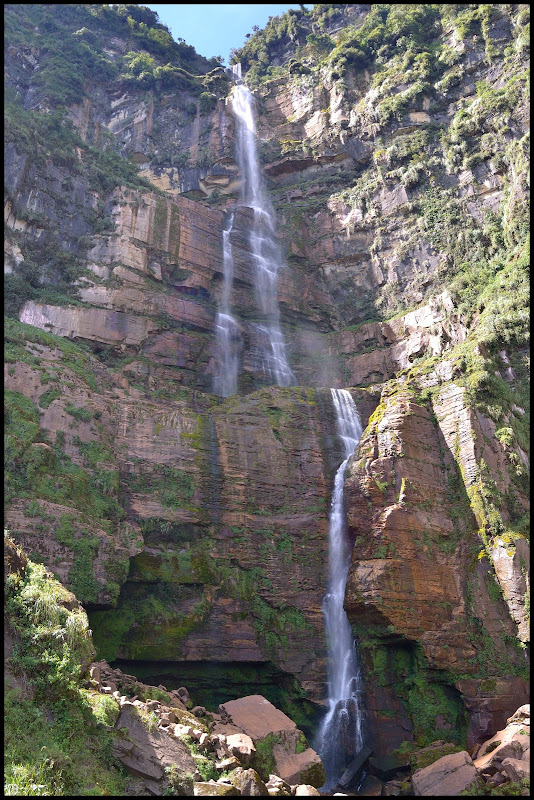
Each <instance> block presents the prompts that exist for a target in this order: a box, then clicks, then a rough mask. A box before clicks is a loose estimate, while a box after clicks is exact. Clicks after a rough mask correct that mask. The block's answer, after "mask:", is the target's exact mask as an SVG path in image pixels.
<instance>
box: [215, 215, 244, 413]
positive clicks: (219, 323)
mask: <svg viewBox="0 0 534 800" xmlns="http://www.w3.org/2000/svg"><path fill="white" fill-rule="evenodd" d="M233 224H234V212H233V211H232V213H231V214H230V216H229V218H228V224H227V226H226V228H225V230H224V231H223V289H222V294H221V299H220V301H219V308H218V311H217V317H216V319H215V341H216V358H217V364H218V373H217V375H216V376H215V380H214V382H213V391H214V392H215V394H219V395H221V397H229V396H230V395H231V394H235V393H236V392H237V370H238V357H237V346H238V344H239V341H240V338H241V337H240V333H239V328H238V325H237V323H236V321H235V319H234V318H233V316H232V313H231V308H230V301H231V296H232V287H233V284H234V256H233V252H232V245H231V243H230V232H231V230H232V227H233Z"/></svg>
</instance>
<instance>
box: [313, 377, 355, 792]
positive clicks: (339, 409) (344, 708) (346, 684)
mask: <svg viewBox="0 0 534 800" xmlns="http://www.w3.org/2000/svg"><path fill="white" fill-rule="evenodd" d="M330 391H331V392H332V399H333V403H334V407H335V411H336V426H337V432H338V435H339V438H340V439H341V442H342V445H343V457H344V461H343V463H342V464H341V466H340V467H339V469H338V471H337V472H336V477H335V481H334V492H333V495H332V504H331V508H330V529H329V566H330V576H329V582H328V592H327V594H326V595H325V598H324V600H323V616H324V620H325V630H326V636H327V641H328V711H327V713H326V716H325V718H324V719H323V721H322V724H321V727H320V729H319V732H318V734H317V742H316V749H317V751H318V753H319V755H320V756H321V759H322V761H323V764H324V766H325V769H326V783H325V785H324V787H323V789H324V790H325V791H330V790H331V789H333V788H334V786H335V785H336V783H337V782H338V780H339V778H340V777H341V775H342V773H343V771H344V770H345V769H346V767H347V766H348V764H349V763H350V761H351V760H352V759H353V758H354V757H355V756H356V755H357V754H358V752H359V751H360V750H361V748H362V746H363V737H362V726H361V707H360V696H361V676H360V668H359V663H358V653H357V651H356V645H355V642H354V640H353V637H352V631H351V627H350V624H349V621H348V619H347V615H346V613H345V610H344V608H343V599H344V596H345V585H346V583H347V575H348V571H349V563H350V547H349V542H348V540H347V530H346V522H345V510H344V505H343V486H344V483H345V468H346V466H347V463H348V461H349V458H350V457H351V455H352V454H353V453H354V451H355V449H356V446H357V444H358V442H359V440H360V436H361V434H362V426H361V423H360V418H359V416H358V411H357V409H356V406H355V405H354V401H353V399H352V397H351V395H350V393H349V392H348V391H347V390H346V389H331V390H330Z"/></svg>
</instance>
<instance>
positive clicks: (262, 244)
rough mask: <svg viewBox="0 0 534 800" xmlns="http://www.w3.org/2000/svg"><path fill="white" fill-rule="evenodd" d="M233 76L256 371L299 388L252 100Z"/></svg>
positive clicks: (280, 384)
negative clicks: (247, 218) (249, 215)
mask: <svg viewBox="0 0 534 800" xmlns="http://www.w3.org/2000/svg"><path fill="white" fill-rule="evenodd" d="M234 74H235V77H236V78H237V79H238V82H237V85H236V86H235V87H234V91H233V94H232V110H233V112H234V114H235V117H236V120H237V129H238V144H237V161H238V165H239V169H240V172H241V175H242V176H243V183H242V197H241V204H242V205H243V206H246V207H248V208H251V209H252V210H253V212H254V217H253V223H252V227H251V231H250V253H251V256H252V262H253V266H254V290H255V296H256V302H257V304H258V307H259V309H260V312H261V315H262V321H261V324H258V325H256V326H255V327H256V330H255V333H256V336H257V342H258V344H257V350H258V358H257V363H256V368H257V369H258V370H259V371H261V372H263V373H264V375H266V377H267V378H268V379H270V380H272V381H274V382H276V383H277V384H278V385H279V386H289V385H290V384H291V383H294V382H295V376H294V375H293V372H292V371H291V368H290V367H289V364H288V362H287V357H286V348H285V342H284V337H283V334H282V331H281V329H280V310H279V307H278V272H279V270H280V268H281V267H282V265H283V261H282V255H281V252H280V248H279V246H278V243H277V241H276V235H275V216H274V211H273V208H272V206H271V204H270V202H269V200H268V198H267V194H266V192H265V190H264V188H263V185H262V180H261V172H260V164H259V159H258V153H257V148H256V126H255V122H254V103H253V96H252V93H251V91H250V89H248V88H247V87H246V86H245V84H244V83H243V82H242V81H241V80H240V79H241V72H240V69H239V68H238V66H237V65H236V69H235V71H234Z"/></svg>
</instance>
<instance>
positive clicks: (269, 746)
mask: <svg viewBox="0 0 534 800" xmlns="http://www.w3.org/2000/svg"><path fill="white" fill-rule="evenodd" d="M220 710H221V713H222V714H223V715H224V716H225V717H226V718H228V720H229V721H230V722H231V723H232V724H233V725H236V726H237V727H239V728H240V729H241V730H242V731H243V732H244V733H245V734H247V735H248V736H249V737H250V738H251V739H252V741H253V742H254V745H255V747H256V751H257V750H258V747H257V745H258V744H259V743H262V744H263V746H262V748H261V751H262V753H261V757H260V754H259V753H257V754H256V756H255V757H253V758H252V764H253V765H254V767H255V768H256V769H257V770H258V772H259V773H260V775H261V776H262V778H264V779H265V780H267V779H268V775H269V774H270V771H271V769H272V766H271V765H272V759H274V762H275V766H276V773H277V775H278V776H279V777H280V778H282V779H283V780H284V781H285V782H286V783H288V784H299V783H306V784H311V785H314V786H322V785H323V784H324V782H325V780H326V773H325V771H324V767H323V764H322V761H321V759H320V758H319V756H318V755H317V753H316V752H315V750H312V748H311V747H307V748H306V749H305V750H304V751H303V752H301V753H298V752H297V744H299V745H300V746H302V744H303V743H305V744H307V742H306V738H305V736H304V734H303V733H302V731H300V730H299V729H298V728H297V726H296V724H295V723H294V722H293V720H291V719H290V718H289V717H288V716H287V715H286V714H284V713H283V712H282V711H280V710H279V709H278V708H276V707H275V706H274V705H273V704H272V703H270V702H269V701H268V700H266V698H265V697H262V696H261V695H249V696H247V697H241V698H239V699H238V700H230V701H229V702H228V703H223V704H222V705H221V706H220ZM227 738H229V737H227ZM299 749H300V748H299ZM252 755H253V756H254V754H252ZM271 757H272V758H271Z"/></svg>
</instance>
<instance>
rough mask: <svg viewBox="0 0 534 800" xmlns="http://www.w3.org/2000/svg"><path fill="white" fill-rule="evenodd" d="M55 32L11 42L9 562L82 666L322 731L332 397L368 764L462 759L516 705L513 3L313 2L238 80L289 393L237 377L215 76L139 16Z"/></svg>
mask: <svg viewBox="0 0 534 800" xmlns="http://www.w3.org/2000/svg"><path fill="white" fill-rule="evenodd" d="M65 8H66V10H64V7H60V6H54V5H50V6H37V5H35V6H10V7H8V13H7V16H6V20H7V28H6V38H7V57H6V82H7V96H6V101H7V102H6V108H7V125H6V143H7V144H6V199H5V220H6V239H5V255H6V258H5V273H6V311H7V314H8V316H7V318H6V328H5V330H6V340H7V344H6V367H5V370H6V372H5V381H6V390H7V394H6V405H5V419H6V432H7V436H8V438H7V448H6V454H7V489H6V497H7V512H6V519H7V522H6V524H7V526H8V527H9V529H10V530H11V531H12V535H13V537H14V538H15V540H16V541H17V542H20V543H22V544H23V546H24V548H25V550H26V551H27V552H28V553H29V554H30V556H31V558H33V559H34V560H40V561H42V562H43V563H44V564H45V565H46V566H47V568H48V569H50V570H51V571H52V572H53V573H54V574H55V575H56V576H57V577H58V578H59V579H60V580H61V581H62V582H63V583H64V584H65V585H66V586H67V587H69V588H70V589H72V591H74V592H75V594H76V596H77V597H78V599H79V600H80V601H81V602H82V603H83V605H84V607H85V608H86V609H87V610H88V611H89V614H90V621H91V626H92V629H93V635H94V640H95V643H96V646H97V649H98V653H99V657H101V658H106V659H108V660H112V661H113V660H115V659H119V660H123V661H126V662H128V664H129V669H130V670H132V671H134V672H135V671H136V667H137V668H138V669H139V670H140V671H141V672H143V671H144V674H145V675H152V676H157V675H161V674H169V675H174V679H175V680H176V681H177V685H180V683H181V681H180V677H179V676H180V674H183V673H184V672H185V671H187V670H191V666H192V665H193V666H194V665H195V664H196V665H197V667H198V670H197V675H198V683H197V687H196V689H197V692H198V699H199V701H202V698H203V695H202V692H203V691H204V692H205V693H206V696H209V697H210V699H212V700H213V701H216V702H217V703H218V702H222V701H224V700H234V699H236V698H237V697H238V696H240V695H241V694H243V692H242V691H240V689H239V685H241V686H242V685H243V684H246V685H250V686H251V687H252V686H253V685H254V682H255V680H256V679H258V676H261V675H263V676H264V680H265V687H264V686H263V685H262V693H263V694H265V695H266V696H267V697H268V698H269V699H271V700H272V702H276V703H278V704H279V705H281V706H282V708H283V709H284V710H286V711H288V713H290V715H291V716H293V715H294V714H296V715H297V716H294V718H295V720H296V721H297V724H298V725H299V726H301V727H302V726H304V727H305V730H306V732H308V731H309V730H311V726H312V725H313V721H314V719H315V718H316V715H317V713H318V710H320V708H321V703H324V699H325V686H324V681H325V643H324V640H323V623H322V616H321V600H322V597H323V595H324V591H325V585H326V563H327V547H328V510H329V503H330V495H331V490H332V480H333V475H334V472H335V470H336V469H337V467H338V465H339V463H340V460H341V459H340V453H339V452H338V445H337V444H336V437H335V426H334V416H333V409H332V407H331V403H330V400H329V392H328V391H327V389H325V388H324V387H330V386H332V387H347V386H348V387H350V388H351V391H352V394H353V397H354V399H355V401H356V404H357V406H358V409H359V411H360V415H361V417H362V422H363V423H364V428H365V430H364V434H363V436H362V440H361V443H360V446H359V448H358V450H357V452H356V453H355V455H354V458H353V459H352V462H351V463H350V464H349V468H348V473H347V483H346V505H347V515H348V522H349V530H350V534H351V536H352V537H353V538H354V549H353V555H352V562H351V567H350V573H349V581H348V585H347V594H346V600H345V605H346V609H347V612H348V614H349V618H350V621H351V623H352V624H353V627H354V632H355V635H356V637H357V640H358V642H359V646H360V649H361V652H362V654H363V663H364V682H365V688H366V707H367V724H368V728H369V732H370V736H371V738H372V740H373V747H374V750H375V753H376V755H377V757H382V756H389V755H390V754H391V753H392V752H393V751H394V750H395V749H397V748H398V747H399V746H400V745H401V744H402V742H403V741H406V740H414V739H415V740H416V742H417V744H418V745H420V746H424V745H427V744H430V743H431V742H432V741H434V740H435V739H439V738H447V740H448V741H455V742H457V743H458V742H462V743H463V744H464V746H465V745H467V746H468V747H469V749H471V748H472V747H473V746H474V745H475V744H476V743H477V742H481V741H482V740H483V739H484V738H487V737H489V736H491V735H493V734H494V733H495V732H496V731H497V730H498V729H499V727H501V726H502V725H504V723H505V721H506V719H507V717H508V716H509V715H510V714H511V713H512V712H513V711H515V709H516V708H517V707H518V706H520V705H521V704H522V703H524V702H525V700H526V684H525V681H524V679H525V674H526V668H527V666H526V656H525V650H524V644H525V641H526V639H527V635H528V596H529V582H528V581H529V579H528V540H527V536H528V529H527V516H526V514H527V509H528V501H527V488H528V452H529V442H528V424H529V417H528V353H527V320H528V299H527V297H528V295H527V278H526V267H527V264H528V250H527V247H526V234H527V216H526V215H527V198H528V184H527V169H528V144H527V143H528V105H527V100H526V97H527V91H526V90H527V85H528V77H527V72H526V69H527V60H528V36H527V34H526V29H527V25H528V6H526V5H521V4H519V5H516V4H512V5H475V6H469V7H467V6H448V5H431V6H425V5H417V4H416V5H414V6H403V5H400V4H399V5H396V4H393V5H391V6H387V7H386V6H370V5H356V4H320V5H316V6H315V7H314V9H313V11H310V12H306V11H290V12H288V14H286V15H284V16H283V17H281V18H277V17H275V18H273V19H272V20H271V21H270V22H269V24H268V26H267V27H266V29H265V30H264V31H258V32H256V33H255V34H254V35H253V36H252V37H251V38H250V39H249V41H248V42H247V44H246V45H245V46H244V47H243V48H242V49H241V50H240V51H238V52H237V53H235V54H234V57H235V59H236V60H240V61H241V64H242V67H243V71H244V72H246V73H247V78H246V79H247V82H248V83H249V85H250V86H252V87H253V89H254V94H255V97H256V113H257V124H258V137H259V150H260V157H261V162H262V169H263V172H264V175H265V179H266V181H267V185H268V189H269V194H270V197H271V200H272V202H273V205H274V207H275V210H276V213H277V221H278V231H277V234H278V238H279V241H280V243H281V244H282V246H283V249H284V253H285V259H286V266H285V268H284V269H283V271H282V273H281V274H280V280H279V286H278V299H279V305H280V314H281V324H282V327H283V331H284V335H285V337H286V343H287V349H288V353H289V356H290V362H291V369H292V370H293V372H294V374H295V376H296V379H297V385H295V386H292V387H290V388H280V387H275V386H268V385H266V381H265V379H264V378H263V377H262V376H261V375H260V374H258V372H257V370H256V368H255V360H254V353H255V351H256V349H257V336H258V333H257V326H256V325H255V322H256V303H255V300H254V287H253V274H252V264H251V255H250V248H249V244H248V231H249V228H250V224H251V218H250V210H249V209H247V208H244V207H239V206H237V207H236V202H237V199H238V197H239V191H240V186H241V177H242V176H241V175H240V174H239V169H238V165H237V160H236V157H235V147H236V135H235V125H234V119H233V115H232V113H231V107H230V103H229V95H230V92H231V86H232V81H231V79H230V78H229V77H228V75H227V74H226V72H225V70H224V69H223V68H222V67H221V66H220V64H219V63H218V62H217V60H216V59H215V60H214V59H211V60H210V61H208V60H206V59H204V58H202V57H201V56H199V55H198V54H196V53H195V51H194V50H193V48H191V47H188V46H187V45H186V44H185V43H184V42H181V41H178V42H174V41H173V40H172V37H171V36H170V34H169V33H168V31H167V30H166V29H165V27H164V26H162V25H161V24H159V23H158V22H157V18H156V17H155V15H154V14H153V12H150V11H149V10H148V9H146V8H144V7H142V6H135V5H131V6H118V7H115V6H107V5H104V6H91V5H89V6H83V5H69V6H67V7H65ZM58 40H61V41H63V42H64V50H63V51H62V52H59V50H58V49H57V45H55V44H54V42H57V41H58ZM234 207H236V213H235V222H234V226H233V228H232V236H231V239H232V241H231V243H232V247H233V252H234V261H235V275H234V278H235V282H234V291H233V296H232V304H233V309H234V313H235V315H236V319H237V321H238V325H239V329H240V336H241V343H242V349H241V352H240V373H239V381H238V385H239V391H238V394H236V395H233V396H231V397H230V398H227V399H226V400H222V399H221V398H219V397H217V396H216V395H214V394H213V379H214V376H215V374H216V368H217V365H216V347H215V332H214V321H215V314H216V311H217V303H218V300H219V299H220V296H221V292H222V279H223V275H222V270H223V252H222V231H223V229H224V226H225V219H226V212H227V210H228V209H231V208H234ZM213 664H217V665H218V666H219V668H220V670H221V672H220V674H221V675H222V676H223V677H222V678H221V685H222V687H223V689H222V691H221V695H224V696H221V697H217V698H215V697H213V696H212V695H209V692H208V690H207V689H206V684H208V683H209V680H205V679H203V678H202V676H203V675H204V676H207V675H209V670H210V665H213ZM134 665H135V666H134ZM240 670H242V671H241V672H240ZM136 674H137V672H136ZM187 674H188V675H189V674H193V673H192V672H188V673H187ZM265 676H266V677H265ZM262 680H263V679H262ZM158 682H160V681H156V683H158ZM269 683H270V686H269V685H268V684H269ZM203 684H204V686H203ZM188 685H189V687H190V688H191V691H192V692H193V693H194V691H195V685H194V683H193V679H191V680H190V681H189V683H188ZM236 687H237V688H236ZM269 691H270V692H271V694H269ZM225 692H226V694H225ZM249 693H250V694H254V691H253V690H252V689H251V691H250V692H249ZM299 715H300V716H299Z"/></svg>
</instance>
